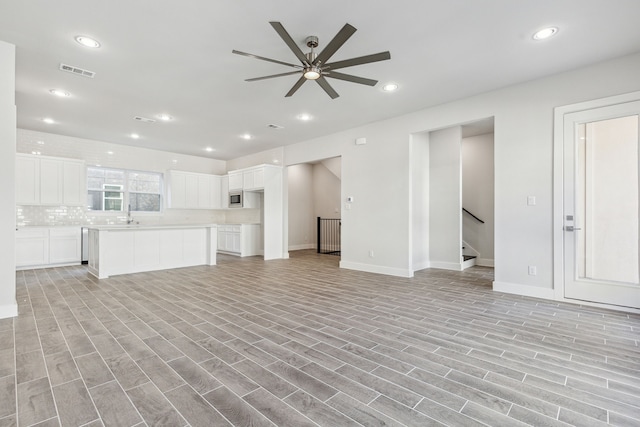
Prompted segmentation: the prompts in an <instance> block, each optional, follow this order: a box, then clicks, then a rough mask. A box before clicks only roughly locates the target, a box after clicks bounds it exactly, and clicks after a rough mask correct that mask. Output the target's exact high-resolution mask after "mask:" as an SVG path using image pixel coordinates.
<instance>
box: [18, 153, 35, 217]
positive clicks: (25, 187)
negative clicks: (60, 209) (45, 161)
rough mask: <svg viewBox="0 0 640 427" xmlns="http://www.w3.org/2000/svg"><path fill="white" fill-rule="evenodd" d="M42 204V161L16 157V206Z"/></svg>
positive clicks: (33, 158)
mask: <svg viewBox="0 0 640 427" xmlns="http://www.w3.org/2000/svg"><path fill="white" fill-rule="evenodd" d="M38 203H40V159H38V158H36V157H28V156H16V204H17V205H36V204H38Z"/></svg>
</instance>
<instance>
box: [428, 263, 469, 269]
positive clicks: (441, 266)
mask: <svg viewBox="0 0 640 427" xmlns="http://www.w3.org/2000/svg"><path fill="white" fill-rule="evenodd" d="M431 268H439V269H441V270H452V271H462V263H461V262H444V261H431Z"/></svg>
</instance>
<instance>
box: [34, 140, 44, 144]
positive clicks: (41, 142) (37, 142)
mask: <svg viewBox="0 0 640 427" xmlns="http://www.w3.org/2000/svg"><path fill="white" fill-rule="evenodd" d="M36 144H38V145H44V141H36Z"/></svg>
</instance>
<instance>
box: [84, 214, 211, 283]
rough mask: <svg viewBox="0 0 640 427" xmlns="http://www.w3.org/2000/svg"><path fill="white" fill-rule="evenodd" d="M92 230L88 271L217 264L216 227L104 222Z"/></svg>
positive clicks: (102, 272)
mask: <svg viewBox="0 0 640 427" xmlns="http://www.w3.org/2000/svg"><path fill="white" fill-rule="evenodd" d="M88 229H89V236H88V237H89V238H88V240H89V241H88V245H89V266H88V267H89V273H91V274H92V275H94V276H96V277H97V278H98V279H106V278H108V277H109V276H114V275H117V274H129V273H140V272H143V271H156V270H165V269H170V268H181V267H191V266H195V265H216V251H217V226H216V225H215V224H180V225H139V224H135V225H133V224H132V225H103V226H90V227H88Z"/></svg>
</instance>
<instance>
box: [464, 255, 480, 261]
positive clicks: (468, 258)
mask: <svg viewBox="0 0 640 427" xmlns="http://www.w3.org/2000/svg"><path fill="white" fill-rule="evenodd" d="M474 258H477V256H475V255H462V260H463V261H469V260H470V259H474Z"/></svg>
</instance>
